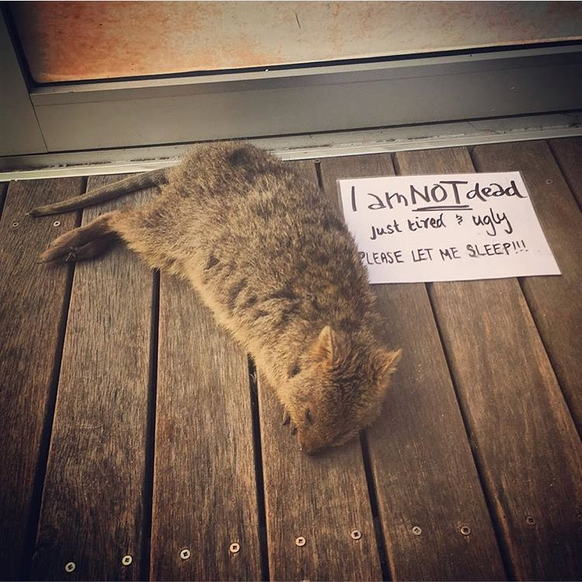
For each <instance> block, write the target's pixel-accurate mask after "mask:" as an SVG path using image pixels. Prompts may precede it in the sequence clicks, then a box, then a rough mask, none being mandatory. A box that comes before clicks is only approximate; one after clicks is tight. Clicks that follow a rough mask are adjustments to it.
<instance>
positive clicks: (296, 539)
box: [295, 536, 306, 548]
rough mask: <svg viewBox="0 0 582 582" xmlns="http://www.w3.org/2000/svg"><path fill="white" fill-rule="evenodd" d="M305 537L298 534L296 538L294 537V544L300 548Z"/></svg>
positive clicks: (303, 543)
mask: <svg viewBox="0 0 582 582" xmlns="http://www.w3.org/2000/svg"><path fill="white" fill-rule="evenodd" d="M305 543H306V542H305V538H304V537H303V536H299V537H298V538H295V545H296V546H299V547H300V548H302V547H303V546H304V545H305Z"/></svg>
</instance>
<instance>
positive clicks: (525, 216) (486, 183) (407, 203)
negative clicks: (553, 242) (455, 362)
mask: <svg viewBox="0 0 582 582" xmlns="http://www.w3.org/2000/svg"><path fill="white" fill-rule="evenodd" d="M338 182H339V188H340V194H341V200H342V205H343V210H344V216H345V219H346V222H347V224H348V228H349V229H350V231H351V232H352V234H353V236H354V238H355V239H356V243H357V245H358V249H359V251H360V258H361V260H362V262H363V263H364V265H366V266H367V267H368V272H369V276H370V282H371V283H412V282H427V281H459V280H470V279H497V278H502V277H523V276H528V275H559V274H560V270H559V268H558V265H557V264H556V261H555V259H554V256H553V255H552V251H551V250H550V247H549V246H548V243H547V241H546V239H545V237H544V233H543V232H542V229H541V227H540V224H539V222H538V219H537V217H536V214H535V212H534V209H533V206H532V203H531V199H530V197H529V194H528V191H527V189H526V187H525V184H524V182H523V179H522V177H521V174H520V173H519V172H504V173H489V174H454V175H452V174H451V175H431V176H388V177H383V178H362V179H348V180H339V181H338Z"/></svg>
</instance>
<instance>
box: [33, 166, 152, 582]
mask: <svg viewBox="0 0 582 582" xmlns="http://www.w3.org/2000/svg"><path fill="white" fill-rule="evenodd" d="M115 179H116V177H114V176H108V177H96V178H90V179H89V183H88V187H89V188H91V187H97V186H99V185H102V184H104V183H105V182H106V181H114V180H115ZM148 195H149V193H148V192H144V193H142V194H138V195H136V196H133V197H131V198H128V199H127V200H126V199H124V200H119V201H115V202H111V203H108V204H106V205H102V206H99V207H97V208H90V209H87V210H86V211H85V212H84V215H83V223H84V224H86V223H87V222H89V221H90V220H92V219H93V218H95V217H97V216H98V215H99V214H102V213H104V212H106V211H108V210H111V209H113V208H115V207H118V206H125V205H127V204H135V203H138V202H139V201H140V200H143V199H144V198H147V196H148ZM46 268H47V269H49V268H52V269H56V270H59V269H63V268H64V267H59V266H56V267H46ZM152 284H153V275H152V273H151V271H150V270H149V269H148V268H147V267H146V266H145V264H143V263H142V262H141V261H140V259H139V258H138V257H137V256H135V255H134V254H133V253H131V252H130V251H129V250H128V249H127V248H125V247H124V246H123V245H119V246H117V247H116V248H115V249H114V250H113V251H111V252H110V253H108V254H106V255H103V256H102V257H99V258H97V259H95V260H94V261H89V262H86V263H78V264H77V265H76V267H75V276H74V282H73V289H72V294H71V304H70V309H69V315H68V320H67V329H66V337H65V345H64V349H63V359H62V366H61V373H60V378H59V386H58V395H57V402H56V409H55V421H54V426H53V433H52V438H51V446H50V451H49V462H48V467H47V474H46V480H45V487H44V492H43V499H42V512H41V519H40V525H39V531H38V537H37V546H36V552H35V556H34V561H33V572H32V577H33V578H34V579H53V580H63V579H65V578H66V579H72V580H109V579H115V580H136V579H139V577H140V572H139V568H140V562H141V561H142V559H143V556H142V555H141V549H142V535H143V532H142V521H143V491H144V482H145V474H144V471H145V461H146V452H145V448H146V447H145V442H146V430H147V414H148V409H147V404H148V387H149V352H150V331H151V317H152V313H151V308H152ZM126 555H129V556H131V557H132V563H131V564H129V565H127V566H126V565H123V564H122V559H123V557H124V556H126ZM69 562H73V563H74V564H75V570H74V571H73V572H71V573H68V572H66V570H65V567H66V564H67V563H69Z"/></svg>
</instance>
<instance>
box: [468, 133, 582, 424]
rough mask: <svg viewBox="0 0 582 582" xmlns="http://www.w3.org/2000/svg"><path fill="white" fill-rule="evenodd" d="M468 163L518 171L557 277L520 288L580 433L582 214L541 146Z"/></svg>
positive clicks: (530, 280)
mask: <svg viewBox="0 0 582 582" xmlns="http://www.w3.org/2000/svg"><path fill="white" fill-rule="evenodd" d="M581 153H582V149H581ZM473 159H474V160H475V165H476V167H477V169H478V170H479V171H482V172H506V171H513V170H521V172H522V174H523V177H524V179H525V182H526V184H527V188H528V190H529V193H530V195H531V198H532V203H533V204H534V207H535V210H536V214H537V216H538V218H539V221H540V224H541V225H542V229H543V231H544V234H545V236H546V239H547V241H548V244H549V245H550V248H551V249H552V252H553V253H554V256H555V257H556V261H557V262H558V265H559V267H560V270H561V271H562V274H561V275H560V276H555V277H526V278H524V279H523V280H522V288H523V292H524V294H525V296H526V299H527V302H528V304H529V307H530V309H531V312H532V314H533V316H534V319H535V322H536V325H537V327H538V330H539V332H540V334H541V336H542V339H543V340H544V344H545V346H546V350H547V351H548V354H549V356H550V360H551V362H552V365H553V367H554V370H555V372H556V376H557V377H558V380H559V382H560V386H561V387H562V391H563V392H564V396H565V398H566V401H567V402H568V405H569V407H570V411H571V412H572V416H573V417H574V421H575V422H576V424H577V426H578V430H579V431H580V432H582V333H581V330H582V293H580V291H581V290H582V213H581V212H580V210H579V209H578V206H577V204H576V201H575V200H574V198H573V197H572V194H571V193H570V190H569V188H568V185H567V184H566V182H565V180H564V178H563V176H562V174H561V172H560V168H559V167H558V166H557V164H556V162H555V161H554V158H553V156H552V153H551V152H550V150H549V148H548V146H547V144H546V143H544V142H541V141H539V142H529V143H515V144H496V145H491V146H478V147H476V148H475V150H474V152H473ZM578 164H579V165H582V157H581V158H580V159H579V162H578ZM580 177H581V178H582V173H581V174H580ZM581 187H582V186H581Z"/></svg>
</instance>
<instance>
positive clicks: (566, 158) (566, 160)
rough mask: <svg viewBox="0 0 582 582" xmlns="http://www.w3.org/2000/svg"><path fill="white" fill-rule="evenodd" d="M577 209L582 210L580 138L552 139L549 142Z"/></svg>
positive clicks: (581, 152) (581, 149) (581, 138)
mask: <svg viewBox="0 0 582 582" xmlns="http://www.w3.org/2000/svg"><path fill="white" fill-rule="evenodd" d="M549 145H550V149H551V150H552V152H553V154H554V156H555V158H556V160H557V161H558V164H560V169H561V170H562V173H563V174H564V177H565V178H566V180H567V182H568V185H569V186H570V189H571V191H572V193H573V194H574V197H575V198H576V200H577V201H578V207H579V208H582V137H568V138H563V139H552V140H550V142H549Z"/></svg>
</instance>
